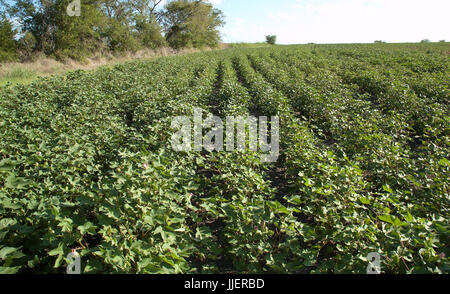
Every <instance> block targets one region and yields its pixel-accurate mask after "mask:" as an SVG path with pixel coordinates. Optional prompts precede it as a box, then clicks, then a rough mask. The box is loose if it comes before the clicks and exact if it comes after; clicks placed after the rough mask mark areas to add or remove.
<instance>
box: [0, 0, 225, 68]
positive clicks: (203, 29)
mask: <svg viewBox="0 0 450 294" xmlns="http://www.w3.org/2000/svg"><path fill="white" fill-rule="evenodd" d="M77 12H78V13H77ZM224 23H225V22H224V16H223V13H222V12H221V11H220V10H218V9H216V8H214V7H213V6H212V4H210V3H208V2H206V1H204V0H172V1H162V0H127V1H125V0H16V1H10V0H0V61H12V60H17V59H26V58H27V57H29V56H31V55H32V54H33V53H35V52H43V53H45V54H46V55H48V56H54V57H56V58H58V59H64V58H73V59H83V58H85V57H89V56H91V55H93V54H94V53H97V52H111V53H124V52H130V51H131V52H135V51H137V50H140V49H144V48H152V49H156V48H159V47H164V46H170V47H172V48H175V49H180V48H201V47H216V46H217V45H218V43H219V41H220V34H219V28H220V27H221V26H223V25H224Z"/></svg>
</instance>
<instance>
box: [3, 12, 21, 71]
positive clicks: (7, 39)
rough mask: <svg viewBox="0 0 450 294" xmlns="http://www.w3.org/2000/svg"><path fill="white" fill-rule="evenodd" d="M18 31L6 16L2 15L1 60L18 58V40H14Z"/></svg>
mask: <svg viewBox="0 0 450 294" xmlns="http://www.w3.org/2000/svg"><path fill="white" fill-rule="evenodd" d="M15 35H16V32H15V31H14V29H13V27H12V25H11V23H10V21H9V20H8V19H7V18H6V16H5V15H4V14H3V15H0V62H5V61H14V60H16V59H17V42H16V41H15V40H14V36H15Z"/></svg>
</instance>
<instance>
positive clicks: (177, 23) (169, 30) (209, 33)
mask: <svg viewBox="0 0 450 294" xmlns="http://www.w3.org/2000/svg"><path fill="white" fill-rule="evenodd" d="M161 18H162V23H163V27H164V30H165V37H166V40H167V42H168V43H169V45H170V46H171V47H173V48H183V47H194V48H200V47H204V46H209V47H216V46H217V45H218V44H219V41H220V33H219V30H218V28H219V27H221V26H223V25H224V24H225V22H224V17H223V13H222V11H220V10H218V9H215V8H214V7H213V6H212V4H210V3H207V2H203V1H199V0H196V1H193V0H176V1H171V2H169V3H168V4H167V5H166V6H165V9H164V11H163V12H162V14H161Z"/></svg>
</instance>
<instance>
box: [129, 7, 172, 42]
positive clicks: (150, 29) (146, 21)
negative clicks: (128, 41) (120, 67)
mask: <svg viewBox="0 0 450 294" xmlns="http://www.w3.org/2000/svg"><path fill="white" fill-rule="evenodd" d="M162 2H163V1H162V0H131V1H130V3H131V9H132V23H134V26H135V31H136V38H137V39H138V40H139V41H140V43H141V44H142V45H143V46H144V47H148V48H157V47H161V46H164V45H165V44H166V42H165V39H164V37H163V35H162V27H161V25H160V24H159V23H158V21H157V19H158V16H159V14H158V13H157V11H156V8H157V7H158V5H160V4H161V3H162Z"/></svg>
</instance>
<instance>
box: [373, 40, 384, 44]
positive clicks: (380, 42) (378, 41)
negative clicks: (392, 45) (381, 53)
mask: <svg viewBox="0 0 450 294" xmlns="http://www.w3.org/2000/svg"><path fill="white" fill-rule="evenodd" d="M374 43H375V44H385V43H386V42H385V41H382V40H376V41H375V42H374Z"/></svg>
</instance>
